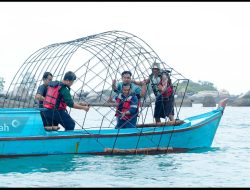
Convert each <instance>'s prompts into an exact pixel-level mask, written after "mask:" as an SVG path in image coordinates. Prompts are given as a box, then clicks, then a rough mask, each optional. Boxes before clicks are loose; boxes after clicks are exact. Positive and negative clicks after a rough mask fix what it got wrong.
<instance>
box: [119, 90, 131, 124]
mask: <svg viewBox="0 0 250 190" xmlns="http://www.w3.org/2000/svg"><path fill="white" fill-rule="evenodd" d="M131 99H132V96H129V97H127V98H126V99H125V101H122V94H121V93H120V94H119V95H118V97H117V99H116V103H117V104H118V105H117V107H116V114H115V116H119V115H120V112H126V111H128V110H129V109H130V106H131ZM131 117H132V116H131V114H129V115H125V116H124V117H123V118H122V119H123V120H128V119H131Z"/></svg>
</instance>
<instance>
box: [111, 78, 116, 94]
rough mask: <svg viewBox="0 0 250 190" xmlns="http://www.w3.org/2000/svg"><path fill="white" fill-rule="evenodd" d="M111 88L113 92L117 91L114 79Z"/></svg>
mask: <svg viewBox="0 0 250 190" xmlns="http://www.w3.org/2000/svg"><path fill="white" fill-rule="evenodd" d="M112 90H113V91H114V92H115V91H117V86H116V80H115V79H114V80H112Z"/></svg>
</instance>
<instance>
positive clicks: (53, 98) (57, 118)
mask: <svg viewBox="0 0 250 190" xmlns="http://www.w3.org/2000/svg"><path fill="white" fill-rule="evenodd" d="M74 80H76V75H75V74H74V73H73V72H71V71H68V72H67V73H65V75H64V78H63V80H62V82H59V81H51V82H49V84H48V91H47V94H46V96H45V100H44V101H43V107H44V108H47V109H46V110H45V111H44V114H45V117H46V122H47V125H54V124H61V125H62V126H63V127H64V128H65V130H74V128H75V121H74V120H73V119H72V118H71V116H70V115H69V114H68V112H67V110H66V107H67V106H69V107H71V108H75V109H82V110H85V111H89V106H88V105H86V104H81V103H79V104H77V103H75V102H73V99H72V97H71V94H70V87H71V86H72V84H73V82H74Z"/></svg>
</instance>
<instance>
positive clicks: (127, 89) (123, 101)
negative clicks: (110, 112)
mask: <svg viewBox="0 0 250 190" xmlns="http://www.w3.org/2000/svg"><path fill="white" fill-rule="evenodd" d="M115 100H116V103H117V107H116V114H115V116H116V117H117V125H116V127H115V128H116V129H120V128H134V127H136V121H137V120H135V119H134V118H136V117H137V114H138V98H137V96H136V95H135V94H134V93H132V92H131V85H130V84H123V85H122V93H119V94H118V95H117V96H116V98H115Z"/></svg>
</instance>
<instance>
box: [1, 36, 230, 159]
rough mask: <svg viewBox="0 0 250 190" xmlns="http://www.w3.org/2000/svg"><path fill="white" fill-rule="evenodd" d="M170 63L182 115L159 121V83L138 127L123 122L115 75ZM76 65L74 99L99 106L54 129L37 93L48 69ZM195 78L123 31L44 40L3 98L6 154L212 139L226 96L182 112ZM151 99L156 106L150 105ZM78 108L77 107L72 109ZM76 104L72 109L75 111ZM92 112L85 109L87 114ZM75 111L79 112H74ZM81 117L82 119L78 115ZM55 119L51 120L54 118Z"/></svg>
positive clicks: (197, 143) (140, 74)
mask: <svg viewBox="0 0 250 190" xmlns="http://www.w3.org/2000/svg"><path fill="white" fill-rule="evenodd" d="M156 62H157V63H159V64H160V67H161V69H163V70H168V71H170V75H171V80H172V82H173V85H174V87H175V89H174V92H175V95H176V96H177V99H179V100H181V101H180V104H177V103H176V102H177V99H175V101H176V102H175V103H176V104H175V108H174V109H175V122H170V121H167V120H165V122H163V123H160V124H157V125H156V124H155V123H153V120H149V119H153V117H152V115H153V111H152V110H153V108H154V104H153V103H154V101H155V100H154V99H153V98H152V96H151V95H152V94H153V92H152V90H151V91H150V89H151V86H150V85H149V86H148V88H147V89H148V91H147V95H146V96H145V97H144V98H143V99H142V100H141V105H142V107H141V108H140V114H139V117H138V123H137V127H136V128H133V129H115V125H116V119H115V117H114V109H113V108H112V107H108V108H107V109H105V110H104V109H102V107H103V106H105V105H106V103H107V100H108V99H109V98H110V97H112V96H113V94H112V93H113V91H112V89H111V83H112V80H113V79H116V80H117V82H119V81H121V73H122V72H123V71H124V70H130V71H131V72H132V73H133V78H132V79H135V80H140V81H142V80H144V79H147V78H148V77H149V75H150V74H151V69H152V65H153V64H154V63H156ZM68 70H71V71H73V72H74V73H75V74H76V76H77V80H75V82H74V85H73V86H71V92H73V95H72V97H73V99H74V102H77V103H81V102H82V101H84V102H86V103H89V104H91V105H95V107H94V106H92V107H91V113H89V112H90V111H89V112H88V114H87V113H82V112H81V111H79V113H78V114H76V115H78V116H81V117H79V118H78V119H79V120H77V122H76V124H77V125H78V128H80V129H77V130H74V131H61V130H59V131H47V130H45V128H46V126H45V127H44V126H43V123H42V119H41V116H40V109H39V108H38V105H37V104H36V102H35V100H34V97H35V94H36V91H37V86H38V85H41V84H42V82H43V81H42V80H41V78H42V75H43V73H44V72H46V71H49V72H51V73H53V80H58V81H60V80H61V79H62V77H63V76H64V74H65V72H66V71H68ZM188 83H189V80H188V79H186V78H185V77H184V76H183V75H181V74H180V73H178V72H177V71H176V70H175V69H173V68H172V67H170V66H169V65H167V64H166V63H165V62H163V61H162V60H161V59H160V58H159V56H158V55H157V54H156V52H155V51H154V50H153V49H152V48H151V47H150V46H149V45H148V44H147V43H145V42H144V41H143V40H142V39H140V38H138V37H137V36H135V35H133V34H129V33H127V32H122V31H108V32H103V33H99V34H95V35H91V36H87V37H83V38H79V39H76V40H72V41H68V42H63V43H55V44H51V45H48V46H46V47H43V48H41V49H39V50H37V51H36V52H34V53H33V54H32V55H30V56H29V57H28V59H27V60H26V61H25V62H24V63H23V64H22V65H21V67H20V68H19V69H18V71H17V73H16V74H15V76H14V77H13V80H12V82H11V84H10V86H9V88H8V90H7V93H6V96H5V97H4V99H0V107H1V108H0V157H13V156H29V155H32V156H35V155H50V154H104V155H105V154H156V153H169V152H179V151H187V150H190V149H195V148H203V147H210V146H211V144H212V142H213V139H214V136H215V133H216V130H217V127H218V125H219V122H220V120H221V117H222V114H223V111H224V108H225V106H226V100H224V101H222V102H221V103H220V104H219V106H218V108H217V109H215V110H214V111H211V112H208V113H203V114H200V115H197V116H193V117H189V118H186V119H182V120H180V119H179V117H178V115H179V112H180V110H181V107H182V103H183V101H184V100H185V95H186V90H187V86H188ZM144 105H149V106H144ZM68 111H69V112H70V114H71V113H72V112H73V111H72V110H70V109H69V110H68ZM71 111H72V112H71ZM83 114H85V115H83ZM73 118H74V117H73ZM75 121H76V120H75ZM49 127H51V126H49Z"/></svg>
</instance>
